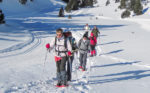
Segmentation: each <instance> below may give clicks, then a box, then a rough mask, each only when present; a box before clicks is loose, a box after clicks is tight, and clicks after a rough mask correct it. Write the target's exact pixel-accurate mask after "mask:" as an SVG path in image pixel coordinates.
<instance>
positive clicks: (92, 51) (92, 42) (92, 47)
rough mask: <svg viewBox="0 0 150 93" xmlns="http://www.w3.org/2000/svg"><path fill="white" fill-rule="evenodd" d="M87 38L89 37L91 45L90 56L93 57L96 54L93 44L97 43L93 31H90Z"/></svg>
mask: <svg viewBox="0 0 150 93" xmlns="http://www.w3.org/2000/svg"><path fill="white" fill-rule="evenodd" d="M89 39H90V47H91V55H90V56H91V57H93V56H96V51H95V46H96V44H97V40H96V37H95V36H94V34H93V33H91V36H90V37H89Z"/></svg>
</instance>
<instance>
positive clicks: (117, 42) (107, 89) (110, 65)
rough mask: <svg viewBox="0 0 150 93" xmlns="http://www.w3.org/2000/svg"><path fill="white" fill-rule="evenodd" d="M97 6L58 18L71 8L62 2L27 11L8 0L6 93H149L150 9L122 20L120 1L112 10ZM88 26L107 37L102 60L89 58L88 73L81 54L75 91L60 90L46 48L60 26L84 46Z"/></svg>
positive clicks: (0, 76)
mask: <svg viewBox="0 0 150 93" xmlns="http://www.w3.org/2000/svg"><path fill="white" fill-rule="evenodd" d="M6 1H7V2H6ZM8 1H9V2H11V4H10V3H8ZM97 1H98V4H96V5H95V7H93V8H82V9H80V10H77V11H72V12H71V13H68V14H66V17H65V18H58V17H57V14H58V10H59V8H60V7H61V6H64V5H65V4H64V3H63V2H61V1H60V0H34V2H33V3H27V4H26V5H24V6H22V5H20V4H19V3H16V2H17V0H5V1H4V0H3V2H4V3H2V4H0V8H2V9H3V11H4V13H5V14H6V15H7V16H6V22H7V24H6V25H0V69H1V71H0V93H149V92H150V90H149V88H150V87H149V86H150V82H149V81H150V70H149V69H150V63H149V61H150V60H149V55H150V52H149V51H150V48H149V47H150V43H149V40H150V37H149V35H150V31H149V28H148V27H149V18H150V16H149V14H150V12H149V9H148V10H147V11H146V12H145V13H144V15H141V16H136V17H135V16H134V17H131V18H128V19H120V14H121V11H122V10H119V9H117V12H114V11H115V9H116V8H117V7H118V5H119V4H115V3H114V2H115V0H110V1H111V4H110V5H109V6H108V7H106V6H105V2H106V0H97ZM6 6H8V8H6ZM39 6H40V7H39ZM148 6H149V5H148ZM17 7H18V8H17ZM41 7H42V8H41ZM145 8H147V6H145ZM13 10H17V11H13ZM16 14H17V15H16ZM69 14H71V15H72V19H68V18H67V16H68V15H69ZM86 23H88V24H89V25H90V27H91V28H93V26H94V25H97V27H98V28H99V30H100V32H101V34H100V36H99V37H98V44H97V46H96V50H97V56H95V57H88V60H87V71H85V72H82V71H80V70H78V66H79V60H78V55H75V60H74V63H73V73H72V74H73V80H72V82H69V84H70V86H69V87H67V88H56V87H55V86H54V85H55V84H56V67H55V65H56V64H55V62H54V51H51V52H50V53H47V52H46V49H45V44H46V43H48V42H50V41H51V39H53V38H54V37H55V30H56V29H57V28H60V27H61V28H63V29H64V30H66V31H67V30H71V31H72V33H73V36H74V37H75V38H76V40H77V42H78V41H79V39H81V37H82V35H83V34H84V32H85V31H84V30H83V27H84V25H85V24H86Z"/></svg>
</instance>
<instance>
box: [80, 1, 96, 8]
mask: <svg viewBox="0 0 150 93" xmlns="http://www.w3.org/2000/svg"><path fill="white" fill-rule="evenodd" d="M87 6H93V0H82V3H81V7H87Z"/></svg>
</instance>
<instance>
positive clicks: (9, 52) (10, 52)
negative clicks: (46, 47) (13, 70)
mask: <svg viewBox="0 0 150 93" xmlns="http://www.w3.org/2000/svg"><path fill="white" fill-rule="evenodd" d="M25 34H26V37H29V40H27V41H25V42H23V43H19V44H16V45H14V46H11V47H9V48H6V49H3V50H0V58H5V57H10V56H17V55H21V54H26V53H28V52H30V51H32V50H33V49H34V48H36V47H37V46H38V45H40V44H41V38H40V37H38V36H37V35H36V33H31V32H29V31H25ZM31 44H32V45H31ZM28 46H30V47H29V48H27V49H25V50H23V51H22V49H24V48H25V47H28ZM14 51H17V52H18V51H19V52H18V53H15V52H14Z"/></svg>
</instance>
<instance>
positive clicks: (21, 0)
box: [19, 0, 27, 5]
mask: <svg viewBox="0 0 150 93" xmlns="http://www.w3.org/2000/svg"><path fill="white" fill-rule="evenodd" d="M19 2H20V3H21V4H23V5H24V4H26V3H27V0H19Z"/></svg>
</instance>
